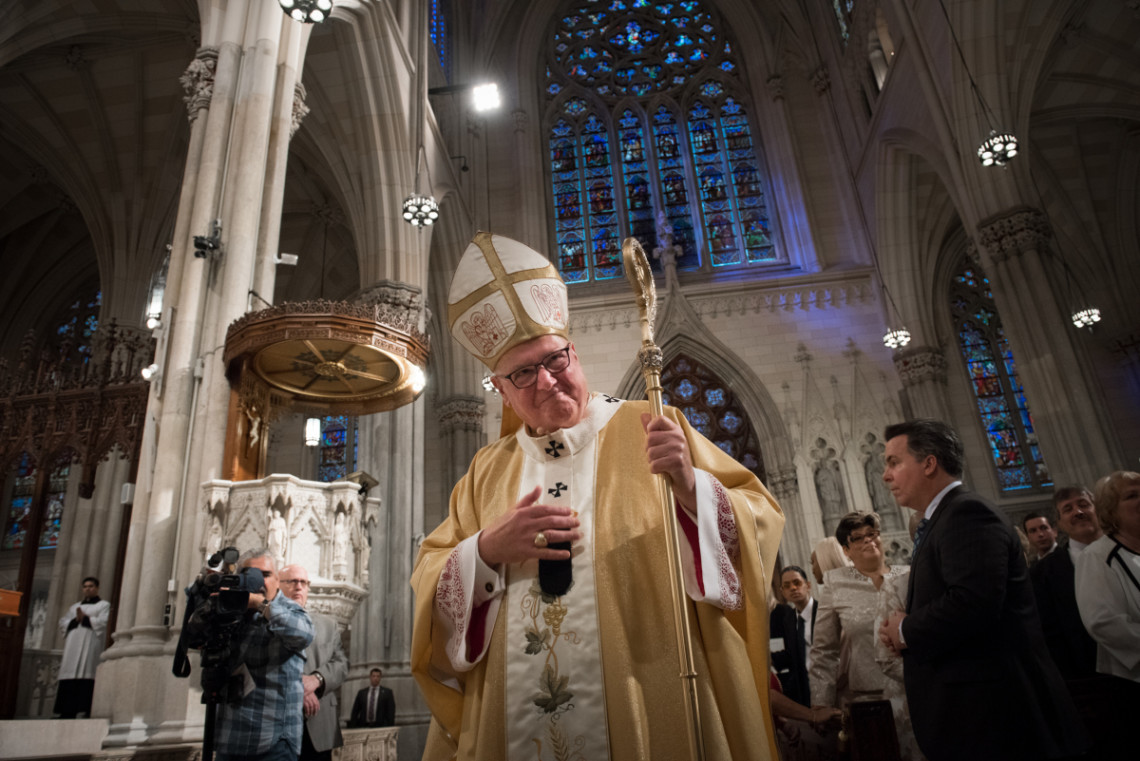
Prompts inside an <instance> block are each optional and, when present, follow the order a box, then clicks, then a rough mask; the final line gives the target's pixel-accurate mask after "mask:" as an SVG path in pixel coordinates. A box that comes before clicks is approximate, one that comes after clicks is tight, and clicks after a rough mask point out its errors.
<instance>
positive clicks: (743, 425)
mask: <svg viewBox="0 0 1140 761" xmlns="http://www.w3.org/2000/svg"><path fill="white" fill-rule="evenodd" d="M661 387H662V389H664V390H663V393H662V399H663V401H664V402H665V404H669V405H672V406H674V407H676V408H678V409H680V410H681V412H683V413H684V414H685V419H686V420H688V421H689V424H690V425H692V426H693V427H694V428H696V429H697V430H698V431H700V432H701V433H702V434H703V435H704V436H705V438H707V439H709V440H710V441H712V442H713V443H714V444H716V445H717V446H718V447H720V449H721V451H723V452H725V453H726V454H728V455H729V456H730V457H733V458H734V459H736V461H737V462H739V463H741V464H742V465H744V467H746V468H748V469H749V470H751V471H752V472H753V473H755V474H756V476H757V477H758V478H760V480H764V459H763V457H761V454H760V444H759V441H758V440H757V438H756V433H755V431H754V430H753V428H752V423H751V422H749V420H748V416H747V415H745V414H744V409H743V408H742V407H741V406H740V402H739V400H738V399H737V398H736V395H735V394H734V393H733V392H732V389H730V388H729V387H728V385H727V384H725V383H723V382H722V381H721V380H720V379H719V378H717V377H716V375H715V374H714V373H713V372H712V371H711V370H709V369H708V368H706V367H705V366H704V365H702V364H701V363H700V362H698V361H696V360H695V359H692V358H691V357H688V356H686V355H684V354H678V355H677V356H676V357H674V358H673V359H672V360H671V361H670V362H669V363H668V364H667V365H666V366H665V368H664V370H662V372H661Z"/></svg>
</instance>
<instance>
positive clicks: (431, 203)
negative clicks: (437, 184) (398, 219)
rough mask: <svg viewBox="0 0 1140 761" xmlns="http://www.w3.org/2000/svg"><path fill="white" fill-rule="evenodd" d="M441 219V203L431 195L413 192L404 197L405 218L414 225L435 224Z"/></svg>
mask: <svg viewBox="0 0 1140 761" xmlns="http://www.w3.org/2000/svg"><path fill="white" fill-rule="evenodd" d="M437 219H439V204H438V203H436V202H435V199H434V198H432V197H431V196H425V195H420V194H418V193H412V194H411V195H410V196H408V197H407V198H405V199H404V220H405V221H406V222H407V223H408V224H410V225H412V226H413V227H420V226H421V225H433V224H435V221H436V220H437Z"/></svg>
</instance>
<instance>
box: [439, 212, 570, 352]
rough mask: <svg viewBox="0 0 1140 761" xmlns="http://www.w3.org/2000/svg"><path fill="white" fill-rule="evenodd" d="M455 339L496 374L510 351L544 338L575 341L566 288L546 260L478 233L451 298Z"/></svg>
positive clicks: (511, 242) (450, 322) (449, 310)
mask: <svg viewBox="0 0 1140 761" xmlns="http://www.w3.org/2000/svg"><path fill="white" fill-rule="evenodd" d="M447 322H448V325H449V326H450V328H451V335H453V336H454V337H455V340H456V341H458V342H459V343H460V344H462V345H463V348H464V349H466V350H467V351H468V352H469V353H470V354H471V355H473V356H474V357H475V358H477V359H478V360H479V361H480V362H482V363H483V364H485V365H486V366H487V367H489V368H490V369H491V370H492V371H493V370H494V369H495V365H496V364H497V363H498V361H499V359H500V358H501V357H502V356H503V354H505V353H506V352H507V351H509V350H511V349H513V348H514V347H516V346H518V345H519V344H521V343H525V342H526V341H529V340H531V339H532V338H538V337H539V336H547V335H559V336H562V337H563V338H567V339H568V338H569V337H570V322H569V312H568V310H567V294H566V284H565V283H563V282H562V278H561V276H559V274H558V270H557V269H556V268H555V267H554V265H553V264H551V263H550V261H549V260H548V259H547V258H546V257H545V256H543V255H542V254H540V253H538V252H537V251H535V250H534V249H533V248H530V247H529V246H526V245H523V244H522V243H519V242H518V241H517V240H512V239H510V238H504V237H503V236H502V235H493V234H491V233H487V232H479V233H476V235H475V237H474V238H473V239H472V240H471V244H470V245H468V246H467V250H466V251H464V252H463V256H462V257H461V258H460V260H459V265H458V266H457V267H456V268H455V276H454V277H453V278H452V281H451V291H450V293H449V294H448V297H447Z"/></svg>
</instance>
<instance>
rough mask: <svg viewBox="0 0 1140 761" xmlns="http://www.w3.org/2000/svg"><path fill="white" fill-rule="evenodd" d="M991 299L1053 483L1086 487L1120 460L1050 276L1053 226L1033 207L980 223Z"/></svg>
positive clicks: (1006, 213)
mask: <svg viewBox="0 0 1140 761" xmlns="http://www.w3.org/2000/svg"><path fill="white" fill-rule="evenodd" d="M978 232H979V235H980V239H979V242H980V244H981V248H983V249H984V250H985V253H986V261H984V266H985V269H986V272H987V273H988V274H989V277H990V285H991V286H992V288H993V293H994V302H995V303H996V304H997V306H998V310H999V312H1000V313H1001V319H1002V326H1003V327H1004V329H1005V333H1006V336H1007V337H1008V338H1009V344H1010V348H1011V349H1012V350H1013V356H1014V358H1015V359H1016V361H1017V371H1018V374H1019V375H1020V377H1021V381H1022V383H1023V384H1024V386H1025V390H1026V395H1027V397H1028V400H1029V409H1030V410H1031V411H1032V413H1033V421H1034V424H1035V426H1036V432H1037V436H1038V439H1039V441H1040V443H1041V450H1042V453H1043V454H1044V455H1045V462H1046V464H1047V465H1048V466H1049V471H1050V474H1051V475H1052V477H1053V481H1054V483H1056V484H1058V485H1066V484H1070V483H1075V484H1083V485H1085V486H1089V487H1091V486H1092V485H1093V484H1094V483H1095V482H1096V479H1098V478H1099V477H1101V476H1103V475H1104V474H1106V473H1108V472H1110V471H1112V470H1115V469H1116V468H1117V467H1119V463H1120V462H1121V461H1122V455H1121V452H1120V447H1119V443H1118V442H1117V441H1116V437H1115V434H1114V433H1113V430H1112V426H1111V425H1109V423H1108V415H1107V412H1106V410H1105V409H1104V403H1103V399H1102V397H1101V395H1100V389H1099V388H1098V387H1097V386H1096V385H1095V383H1094V382H1093V380H1092V379H1091V378H1089V376H1088V372H1087V370H1086V368H1087V366H1088V362H1087V359H1086V357H1085V355H1084V352H1083V350H1082V348H1081V347H1080V346H1079V344H1078V343H1077V337H1078V333H1077V331H1076V329H1075V328H1074V327H1073V325H1072V323H1071V322H1070V321H1069V317H1068V312H1069V307H1068V306H1067V305H1066V304H1064V303H1063V302H1062V301H1061V300H1059V299H1058V298H1057V296H1056V294H1055V292H1054V289H1053V286H1052V283H1051V282H1050V279H1049V277H1048V275H1047V272H1048V270H1047V267H1048V257H1049V256H1050V252H1049V241H1050V239H1051V238H1052V230H1051V228H1050V226H1049V222H1048V220H1047V219H1046V218H1045V215H1044V214H1042V213H1041V212H1039V211H1037V210H1036V209H1031V208H1025V207H1020V208H1015V209H1011V210H1009V211H1007V212H1005V213H1003V214H1001V215H999V216H997V217H992V218H990V219H988V220H986V221H983V222H982V223H980V224H979V225H978Z"/></svg>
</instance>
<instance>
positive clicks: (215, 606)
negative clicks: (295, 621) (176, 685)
mask: <svg viewBox="0 0 1140 761" xmlns="http://www.w3.org/2000/svg"><path fill="white" fill-rule="evenodd" d="M238 557H239V553H238V551H237V548H236V547H226V548H225V549H224V550H221V551H220V552H216V553H214V554H213V555H211V556H210V558H209V560H208V561H207V564H206V566H205V567H204V568H202V572H201V573H200V574H198V578H197V579H195V580H194V583H193V584H191V585H190V586H189V587H187V588H186V614H185V617H184V618H183V621H182V633H181V635H180V636H179V638H178V649H177V650H176V651H175V653H174V675H175V676H177V677H183V678H185V677H187V676H189V675H190V660H189V658H188V657H187V655H186V653H187V650H189V649H194V650H200V651H201V653H202V664H201V667H202V702H203V703H208V704H209V703H215V704H216V703H224V702H229V701H231V700H237V699H238V698H239V697H240V696H241V692H240V689H236V688H235V689H228V688H229V684H230V681H231V674H232V672H233V667H234V665H235V664H233V663H231V655H232V653H233V647H232V646H233V645H234V643H235V642H236V641H237V640H238V639H240V635H241V632H242V630H243V629H244V628H245V626H246V624H247V622H248V621H247V618H246V610H247V608H248V606H249V596H250V595H251V594H255V593H259V592H264V591H265V577H264V576H263V574H262V573H261V570H260V569H257V568H245V569H242V570H240V571H239V570H238V567H237V563H238ZM235 687H236V685H235Z"/></svg>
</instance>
